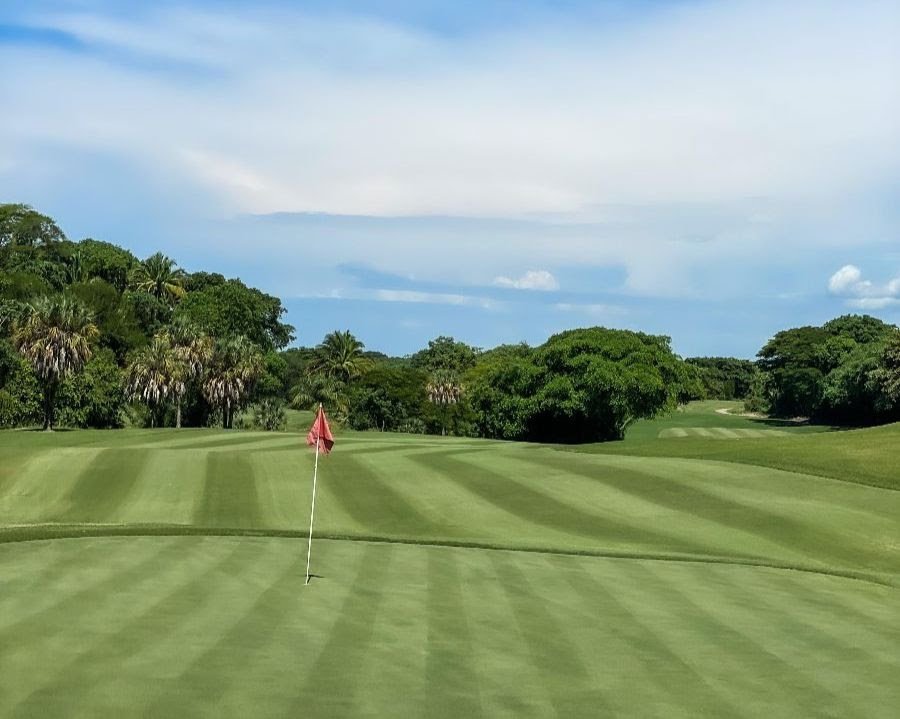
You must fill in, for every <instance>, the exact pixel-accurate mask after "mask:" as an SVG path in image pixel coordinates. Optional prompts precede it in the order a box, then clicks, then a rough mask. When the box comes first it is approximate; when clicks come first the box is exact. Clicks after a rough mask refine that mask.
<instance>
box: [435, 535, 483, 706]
mask: <svg viewBox="0 0 900 719" xmlns="http://www.w3.org/2000/svg"><path fill="white" fill-rule="evenodd" d="M462 591H463V590H462V583H461V580H460V574H459V567H458V566H457V560H456V554H455V553H454V551H453V550H447V551H441V550H432V551H429V552H428V599H427V605H426V609H427V613H428V647H427V657H426V664H425V683H426V686H425V707H424V711H425V715H426V716H428V717H448V718H451V717H454V718H455V717H463V716H464V717H480V716H482V715H483V713H484V712H483V707H482V705H481V699H480V696H479V688H478V675H477V674H476V673H475V670H474V668H473V666H472V659H473V651H472V637H471V633H470V627H469V622H468V619H467V617H466V609H465V605H464V603H463V597H462Z"/></svg>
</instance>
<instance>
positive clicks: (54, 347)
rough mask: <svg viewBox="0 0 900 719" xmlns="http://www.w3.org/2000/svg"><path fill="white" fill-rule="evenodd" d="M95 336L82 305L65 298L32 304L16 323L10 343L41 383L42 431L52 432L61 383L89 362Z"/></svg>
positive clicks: (45, 298) (55, 298) (88, 314)
mask: <svg viewBox="0 0 900 719" xmlns="http://www.w3.org/2000/svg"><path fill="white" fill-rule="evenodd" d="M98 333H99V332H98V330H97V326H96V325H95V324H94V322H93V318H92V317H91V315H90V313H89V312H88V311H87V310H86V309H85V308H84V306H83V305H82V304H81V303H79V302H78V301H77V300H74V299H72V298H70V297H66V296H64V295H59V296H53V297H40V298H38V299H36V300H34V301H32V302H31V303H29V304H28V305H26V307H25V310H24V312H23V314H22V316H21V318H20V319H19V320H18V321H17V322H16V326H15V329H14V330H13V343H14V344H15V346H16V348H17V349H18V350H19V352H21V353H22V355H23V356H24V357H25V359H26V360H27V361H28V362H29V364H30V365H31V367H32V369H33V370H34V373H35V375H36V376H37V378H38V381H39V383H40V384H41V389H42V392H43V413H44V429H45V430H48V431H50V430H52V429H53V423H54V413H55V409H56V395H57V392H58V390H59V386H60V384H61V383H62V382H63V381H64V380H65V379H66V378H68V377H69V376H71V375H73V374H75V373H76V372H79V371H81V369H82V368H83V367H84V365H85V364H86V363H87V362H88V360H90V358H91V355H92V350H91V343H92V342H93V341H94V340H95V339H96V338H97V335H98Z"/></svg>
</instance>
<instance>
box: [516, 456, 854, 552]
mask: <svg viewBox="0 0 900 719" xmlns="http://www.w3.org/2000/svg"><path fill="white" fill-rule="evenodd" d="M533 460H534V462H535V463H537V464H540V465H543V466H547V467H553V468H554V469H557V470H559V471H565V472H569V473H572V474H578V475H580V476H582V477H586V478H588V479H592V480H594V481H597V482H602V483H603V484H606V485H608V486H611V487H614V488H615V489H616V490H618V491H620V492H623V493H625V494H630V495H632V496H634V497H637V498H640V499H643V500H645V501H648V502H651V503H653V504H658V505H660V506H662V507H665V508H667V509H670V510H674V511H677V512H680V513H682V514H683V515H684V516H685V517H686V518H690V517H692V516H696V517H700V518H701V519H704V520H706V521H708V522H712V523H714V524H718V525H720V526H726V527H731V528H733V529H737V530H740V531H742V532H746V533H747V534H750V535H755V536H758V537H759V538H760V539H763V540H764V541H766V542H767V543H771V544H775V545H777V546H779V547H781V548H782V549H784V550H785V551H786V553H787V556H788V557H791V556H798V557H800V556H805V557H808V558H810V559H813V560H819V561H827V560H828V559H829V558H831V559H837V560H838V561H840V562H841V563H842V565H843V566H845V567H854V566H856V565H858V563H859V559H860V552H859V549H858V548H857V547H852V548H844V546H843V542H842V541H841V538H840V537H836V536H835V535H834V534H833V533H832V532H831V531H830V530H828V529H827V528H823V527H822V526H821V525H818V524H815V523H813V522H809V521H800V520H798V519H796V518H794V517H792V516H790V515H788V514H786V513H784V512H778V511H774V510H767V509H764V508H762V507H758V506H756V505H753V504H749V503H745V502H741V501H738V500H733V501H730V500H727V499H723V498H722V497H721V496H719V495H717V494H715V493H713V492H710V491H707V490H705V489H703V488H702V487H700V486H698V484H697V483H694V482H692V481H690V480H684V479H675V478H669V477H663V476H659V475H657V474H653V475H648V474H644V473H640V472H634V471H630V470H627V469H623V468H620V467H608V466H604V464H603V463H602V461H597V462H592V461H590V460H587V461H574V462H573V461H572V459H571V458H569V457H557V456H555V455H554V454H549V453H542V454H538V453H535V454H534V455H533ZM709 549H710V548H707V551H709ZM826 552H827V553H829V554H830V555H831V557H829V556H828V555H827V554H825V555H824V556H823V553H826ZM746 554H748V555H749V554H752V552H750V551H748V552H747V553H746Z"/></svg>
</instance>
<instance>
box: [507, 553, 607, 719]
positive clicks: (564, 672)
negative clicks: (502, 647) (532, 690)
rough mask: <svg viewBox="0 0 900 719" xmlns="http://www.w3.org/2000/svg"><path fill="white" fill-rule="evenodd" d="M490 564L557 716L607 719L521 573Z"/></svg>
mask: <svg viewBox="0 0 900 719" xmlns="http://www.w3.org/2000/svg"><path fill="white" fill-rule="evenodd" d="M491 563H492V564H493V567H494V571H495V573H496V575H497V579H498V581H499V582H500V584H501V586H502V588H503V591H504V593H505V595H506V599H507V601H508V602H509V605H510V608H511V610H512V616H513V618H514V619H515V622H516V626H517V627H518V630H519V633H520V634H521V636H522V639H523V640H524V643H525V645H526V646H527V647H528V651H529V653H530V655H531V660H532V662H533V663H534V666H535V668H536V669H537V671H538V675H539V676H540V677H541V680H542V681H543V682H544V684H545V685H546V687H545V690H546V691H547V693H548V698H549V699H550V703H551V704H552V706H553V708H554V710H555V711H556V713H557V715H558V716H560V717H568V716H582V715H594V716H609V714H610V709H611V708H610V705H609V703H608V702H607V700H606V698H605V697H604V696H603V694H602V693H601V692H600V691H599V690H597V689H596V688H595V687H591V688H588V687H590V681H589V675H588V672H587V670H586V668H585V665H584V662H583V661H582V659H581V658H580V657H579V656H578V654H577V651H576V649H575V647H574V646H573V645H572V643H571V642H570V641H569V639H568V637H567V636H566V632H565V625H563V624H562V623H561V622H560V621H558V620H557V619H556V617H554V616H553V614H551V612H550V611H549V610H548V609H547V608H546V606H545V605H544V602H543V599H542V598H541V597H539V596H538V595H537V594H536V593H535V591H534V590H533V588H532V586H531V582H530V581H529V580H528V578H527V576H526V575H525V573H524V572H523V571H522V570H521V569H520V568H519V567H518V566H517V565H516V562H515V561H514V560H513V561H510V558H509V557H503V556H502V555H500V554H492V555H491Z"/></svg>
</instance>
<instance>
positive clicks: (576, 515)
mask: <svg viewBox="0 0 900 719" xmlns="http://www.w3.org/2000/svg"><path fill="white" fill-rule="evenodd" d="M701 414H703V416H704V417H705V420H704V421H703V422H697V420H696V419H695V418H688V419H684V418H682V419H678V418H676V420H674V421H673V422H670V423H669V424H665V423H662V424H659V426H658V427H656V428H654V429H653V431H652V433H651V432H650V431H649V429H647V431H646V432H645V436H641V433H640V432H638V435H639V436H638V438H637V439H635V440H634V441H632V442H624V443H618V444H617V445H609V446H605V447H602V448H595V450H596V451H592V452H583V451H578V452H576V451H568V450H565V449H560V448H554V447H545V446H533V445H524V444H511V443H501V442H488V441H480V440H466V439H450V438H447V439H443V438H436V437H410V436H402V435H390V434H384V435H382V434H356V433H350V432H345V433H342V434H341V435H340V436H339V437H338V446H337V448H336V449H335V451H334V453H333V454H332V455H330V456H328V457H326V458H323V459H322V460H321V462H320V484H319V491H320V493H319V495H318V500H317V518H316V539H315V540H314V542H313V567H312V568H313V572H314V574H315V575H316V577H315V578H314V579H313V581H312V583H311V584H310V585H309V586H308V587H305V586H304V573H305V562H306V541H305V531H306V527H307V522H308V511H309V499H310V478H311V470H312V459H313V458H312V456H311V453H310V452H309V451H308V450H307V448H306V447H305V446H303V444H302V437H301V436H298V435H295V434H265V433H251V432H236V433H224V432H220V431H207V430H183V431H175V430H156V431H149V430H128V431H115V432H87V431H85V432H59V433H55V434H54V435H52V436H48V435H44V434H41V433H29V432H5V433H2V434H0V522H2V527H0V542H2V543H0V582H2V586H3V592H2V594H0V716H11V717H17V716H23V717H24V716H86V717H87V716H159V717H170V716H211V717H213V716H215V717H246V716H315V717H318V716H362V715H364V716H448V717H451V716H452V717H466V716H554V715H556V716H564V717H565V716H659V717H678V716H683V717H695V716H717V717H718V716H746V717H755V716H767V717H772V716H778V717H781V716H783V717H798V716H835V717H854V716H858V717H892V716H895V715H896V707H897V706H900V689H898V687H897V682H896V681H895V678H896V675H897V672H898V670H900V651H898V646H900V601H898V600H900V593H898V589H897V585H898V579H900V493H898V492H897V491H895V490H893V489H890V488H888V487H879V486H871V485H872V484H873V482H869V481H866V477H868V475H866V476H864V477H862V479H861V480H860V481H857V480H859V478H855V477H848V478H849V479H852V480H853V481H843V479H841V478H840V477H831V476H822V475H823V474H827V473H824V472H823V471H821V469H820V468H819V466H818V465H815V463H814V466H812V467H811V468H810V472H809V473H808V474H807V473H802V472H796V471H784V470H782V469H777V468H774V467H773V466H771V464H772V463H773V461H774V460H773V459H772V455H771V453H770V451H769V450H765V449H763V447H768V446H770V445H771V443H796V444H797V446H798V447H800V448H801V449H798V450H797V452H796V453H795V454H796V456H798V457H800V456H802V453H803V450H802V446H803V443H807V442H816V443H819V445H818V446H820V447H822V446H828V445H827V444H822V443H827V441H828V440H829V439H831V438H833V439H834V447H835V450H834V453H835V461H834V462H833V463H832V465H833V466H837V467H839V466H840V462H841V461H842V460H841V459H840V457H842V456H843V454H842V453H845V449H843V447H844V446H845V444H846V442H848V441H849V440H848V439H847V437H848V436H849V435H852V434H858V435H859V437H860V446H863V447H865V446H867V445H866V439H865V438H866V436H867V435H866V433H865V432H861V433H826V434H815V433H811V432H806V431H799V432H794V431H793V430H792V429H791V428H787V429H786V430H785V432H786V435H784V436H783V435H780V434H779V435H775V436H774V437H771V438H767V437H753V436H752V435H746V436H745V438H741V436H740V433H739V432H738V433H736V435H737V436H735V437H730V436H728V435H727V434H726V433H718V434H719V435H721V436H720V437H717V438H710V437H707V436H704V435H702V434H699V435H697V436H696V437H692V436H688V435H683V436H682V435H681V434H680V433H677V432H675V433H672V432H666V431H665V430H666V429H672V428H677V427H678V422H681V423H682V424H681V426H688V423H690V425H691V426H699V427H705V428H708V427H711V426H713V425H714V423H715V422H720V425H719V426H721V427H723V428H724V429H730V430H731V431H734V430H735V429H736V428H737V429H739V428H740V425H738V424H730V423H731V422H738V418H731V417H725V418H721V419H720V418H718V417H713V418H712V419H711V418H710V417H709V416H708V415H709V412H703V413H701ZM885 431H886V430H873V432H876V433H877V432H881V433H884V432H885ZM887 431H893V432H894V436H895V440H896V438H897V437H898V436H900V432H897V428H893V430H887ZM651 434H652V437H651V436H650V435H651ZM660 435H662V436H660ZM704 442H705V443H717V445H718V446H721V447H722V448H723V449H722V450H719V451H720V452H727V451H734V452H739V453H741V454H740V457H738V458H736V459H734V460H733V461H710V460H706V459H699V458H695V457H688V456H679V457H676V458H673V457H667V456H662V453H663V452H665V446H666V445H668V446H671V447H673V448H676V449H673V451H675V452H681V453H682V455H685V454H690V450H689V449H686V448H687V446H688V445H690V444H691V443H693V444H695V445H696V446H699V445H698V444H697V443H704ZM651 443H654V444H655V445H656V446H655V448H654V449H653V450H652V452H651V451H650V449H649V447H650V445H651ZM685 443H687V444H685ZM738 445H740V446H741V447H751V448H752V447H754V446H755V447H757V448H758V452H759V453H760V455H761V457H762V460H761V463H760V464H761V465H769V466H759V465H754V464H752V462H749V461H748V458H747V456H745V455H746V454H747V453H748V452H750V451H751V450H750V449H740V450H738V449H736V447H737V446H738ZM679 447H680V448H682V449H677V448H679ZM728 447H734V448H735V449H732V450H728ZM615 449H618V450H619V451H618V452H617V453H613V452H614V451H615ZM767 453H768V454H767ZM819 453H821V450H820V452H819ZM653 454H657V455H661V456H651V455H653ZM872 471H875V470H872ZM834 473H836V472H833V474H834ZM877 483H878V482H875V484H877Z"/></svg>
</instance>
